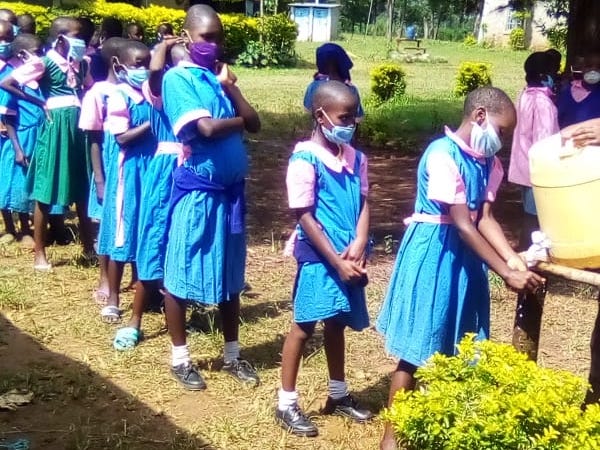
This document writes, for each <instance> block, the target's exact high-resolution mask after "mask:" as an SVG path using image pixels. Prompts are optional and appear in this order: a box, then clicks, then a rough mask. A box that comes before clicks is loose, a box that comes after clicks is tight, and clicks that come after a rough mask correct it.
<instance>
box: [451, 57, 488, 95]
mask: <svg viewBox="0 0 600 450" xmlns="http://www.w3.org/2000/svg"><path fill="white" fill-rule="evenodd" d="M490 71H491V65H490V64H487V63H480V62H463V63H461V64H460V66H459V68H458V75H457V76H456V85H455V87H454V94H455V95H457V96H459V97H461V96H464V95H467V94H468V93H469V92H471V91H474V90H475V89H477V88H479V87H482V86H489V85H490V84H492V77H491V75H490Z"/></svg>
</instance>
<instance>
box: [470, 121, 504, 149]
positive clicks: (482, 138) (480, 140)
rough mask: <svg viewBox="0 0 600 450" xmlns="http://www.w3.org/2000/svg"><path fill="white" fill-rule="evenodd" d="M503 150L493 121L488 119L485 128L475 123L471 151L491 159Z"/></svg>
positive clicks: (472, 131)
mask: <svg viewBox="0 0 600 450" xmlns="http://www.w3.org/2000/svg"><path fill="white" fill-rule="evenodd" d="M501 148H502V141H501V140H500V137H499V136H498V132H497V131H496V128H495V127H494V125H492V121H491V120H490V119H489V118H488V119H487V125H486V127H485V128H483V127H481V126H480V125H478V124H477V123H476V122H473V130H471V149H472V150H473V151H474V152H476V153H478V154H480V155H481V156H482V157H484V158H491V157H492V156H494V155H495V154H496V153H498V152H499V151H500V149H501Z"/></svg>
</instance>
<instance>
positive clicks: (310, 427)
mask: <svg viewBox="0 0 600 450" xmlns="http://www.w3.org/2000/svg"><path fill="white" fill-rule="evenodd" d="M275 421H276V422H277V423H278V424H279V425H281V427H282V428H283V429H284V430H286V431H287V432H288V433H292V434H295V435H296V436H302V437H315V436H318V435H319V429H318V428H317V426H316V425H315V424H314V423H312V421H311V420H310V419H309V418H308V417H307V416H306V414H304V411H302V410H301V409H300V406H298V404H297V403H295V404H293V405H292V406H290V407H289V408H288V409H286V410H285V411H280V410H279V408H275Z"/></svg>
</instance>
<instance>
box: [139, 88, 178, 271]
mask: <svg viewBox="0 0 600 450" xmlns="http://www.w3.org/2000/svg"><path fill="white" fill-rule="evenodd" d="M142 91H143V93H144V97H145V98H146V100H147V101H148V102H149V103H151V104H152V106H153V108H152V113H151V115H150V129H151V130H152V134H154V136H155V137H156V139H157V141H158V146H157V148H156V152H155V153H154V156H153V157H152V159H151V160H150V163H149V164H148V170H147V171H146V174H145V175H144V182H143V183H142V202H141V207H140V222H139V234H138V248H137V256H136V264H137V270H138V278H139V279H140V280H142V281H151V280H162V279H163V278H164V263H165V253H166V248H167V235H166V229H167V219H168V217H169V205H170V202H169V201H170V199H171V190H172V188H173V171H174V170H175V168H176V167H177V165H178V160H179V161H183V158H182V157H183V144H181V142H179V141H178V139H177V138H176V137H175V134H174V133H173V129H172V128H171V125H170V123H169V119H168V118H167V116H166V114H165V111H164V108H163V105H162V99H161V98H156V97H154V96H152V94H151V93H150V89H149V87H148V83H145V84H144V88H143V89H142Z"/></svg>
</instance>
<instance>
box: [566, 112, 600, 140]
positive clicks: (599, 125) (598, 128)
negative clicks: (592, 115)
mask: <svg viewBox="0 0 600 450" xmlns="http://www.w3.org/2000/svg"><path fill="white" fill-rule="evenodd" d="M560 134H561V136H562V138H563V141H567V140H569V139H572V140H573V144H575V146H576V147H585V146H586V145H600V120H598V119H592V120H588V121H586V122H582V123H579V124H576V125H571V126H570V127H567V128H565V129H564V130H562V131H561V132H560Z"/></svg>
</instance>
